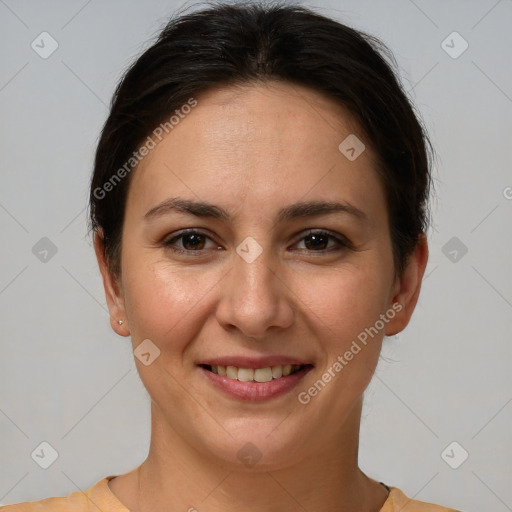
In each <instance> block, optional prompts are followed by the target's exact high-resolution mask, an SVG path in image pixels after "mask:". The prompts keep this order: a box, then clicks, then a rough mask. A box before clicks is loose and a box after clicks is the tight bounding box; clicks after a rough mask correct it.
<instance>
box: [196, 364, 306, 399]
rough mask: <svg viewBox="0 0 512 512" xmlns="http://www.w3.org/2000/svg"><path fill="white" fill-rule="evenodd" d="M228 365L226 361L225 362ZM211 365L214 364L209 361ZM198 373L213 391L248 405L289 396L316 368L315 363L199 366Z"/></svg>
mask: <svg viewBox="0 0 512 512" xmlns="http://www.w3.org/2000/svg"><path fill="white" fill-rule="evenodd" d="M224 362H225V361H224ZM210 363H212V362H211V361H210ZM197 368H198V370H199V371H200V372H201V373H202V374H203V376H204V377H206V382H207V383H208V384H209V385H211V386H212V389H216V390H218V391H220V392H221V393H222V394H223V395H224V396H229V397H230V398H232V399H233V398H234V399H236V400H243V401H248V402H260V401H263V400H268V399H271V398H276V397H278V396H282V395H285V394H287V393H290V392H291V391H292V390H293V389H294V388H296V387H297V386H298V385H299V383H300V382H301V381H302V379H303V378H304V377H305V375H306V374H307V373H308V372H309V371H310V370H312V369H313V365H312V364H273V365H265V366H264V365H263V364H261V363H260V364H250V363H249V362H245V366H234V365H233V364H208V363H200V364H198V365H197Z"/></svg>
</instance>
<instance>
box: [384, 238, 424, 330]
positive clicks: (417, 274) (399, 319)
mask: <svg viewBox="0 0 512 512" xmlns="http://www.w3.org/2000/svg"><path fill="white" fill-rule="evenodd" d="M427 261H428V243H427V238H426V236H425V234H424V233H422V234H421V235H420V237H419V240H418V243H417V244H416V248H415V249H414V252H413V253H412V254H411V255H410V257H409V259H408V261H407V265H406V267H405V269H404V272H403V273H402V276H401V277H399V278H397V282H396V284H395V286H396V293H395V295H394V297H393V298H392V302H391V303H392V305H393V309H394V310H395V311H397V313H396V315H395V316H394V318H393V319H392V320H391V321H390V322H388V324H387V325H386V331H385V334H386V336H393V335H394V334H397V333H399V332H401V331H403V330H404V329H405V328H406V327H407V324H408V323H409V321H410V319H411V316H412V314H413V312H414V309H415V307H416V304H417V302H418V297H419V294H420V289H421V283H422V280H423V275H424V273H425V268H426V267H427ZM397 304H400V307H398V306H397Z"/></svg>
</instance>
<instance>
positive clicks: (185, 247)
mask: <svg viewBox="0 0 512 512" xmlns="http://www.w3.org/2000/svg"><path fill="white" fill-rule="evenodd" d="M208 241H210V242H211V245H212V246H215V244H214V243H213V241H212V240H211V238H210V237H208V236H207V235H205V234H204V233H200V232H199V231H188V232H184V233H183V232H182V233H181V234H179V235H177V236H175V237H172V238H170V239H169V240H166V241H164V242H163V244H164V246H165V247H168V248H169V249H172V250H173V251H176V252H200V251H203V250H205V249H208V247H206V246H207V242H208ZM210 248H212V247H210Z"/></svg>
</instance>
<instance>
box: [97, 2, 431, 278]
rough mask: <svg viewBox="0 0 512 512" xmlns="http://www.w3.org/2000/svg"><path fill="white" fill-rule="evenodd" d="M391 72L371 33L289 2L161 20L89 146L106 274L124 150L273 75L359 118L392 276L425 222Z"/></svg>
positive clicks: (420, 178)
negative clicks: (213, 96)
mask: <svg viewBox="0 0 512 512" xmlns="http://www.w3.org/2000/svg"><path fill="white" fill-rule="evenodd" d="M393 68H395V69H396V68H397V66H396V62H395V60H394V58H393V55H392V54H391V52H390V51H389V49H388V48H387V47H386V46H385V45H384V44H383V43H382V42H380V41H379V40H378V39H376V38H375V37H373V36H371V35H368V34H365V33H362V32H360V31H358V30H355V29H353V28H350V27H348V26H346V25H343V24H341V23H339V22H337V21H335V20H333V19H330V18H328V17H325V16H323V15H320V14H318V13H315V12H314V11H312V10H310V9H306V8H303V7H301V6H297V5H290V4H283V3H270V4H267V3H265V4H263V3H261V4H260V3H252V2H249V3H243V4H241V3H237V4H236V5H231V4H225V3H214V4H211V3H209V4H207V6H206V7H205V8H203V9H201V10H197V11H194V12H191V13H189V14H184V15H180V16H178V17H176V18H174V19H171V20H170V21H169V22H168V24H167V25H166V27H165V28H164V29H163V30H162V32H161V33H160V35H159V36H158V38H157V40H156V42H155V43H154V44H153V45H152V46H150V47H149V48H148V49H147V50H145V51H144V52H143V53H142V55H140V57H138V59H137V60H136V61H135V62H134V63H133V64H132V65H131V67H130V68H129V69H128V70H127V71H126V73H125V74H124V77H123V78H122V79H121V81H120V82H119V84H118V86H117V88H116V90H115V93H114V95H113V98H112V101H111V106H110V113H109V116H108V118H107V120H106V122H105V125H104V127H103V130H102V132H101V136H100V139H99V142H98V146H97V150H96V155H95V162H94V172H93V175H92V179H91V187H90V198H89V209H90V212H89V213H90V229H91V230H93V231H94V232H96V231H97V230H99V232H100V233H101V236H102V238H103V242H104V250H105V256H106V259H107V262H108V265H109V268H110V271H111V272H112V273H113V275H115V276H119V275H120V271H121V241H122V226H123V221H124V212H125V207H126V198H127V194H128V188H129V185H130V182H131V176H132V174H133V173H134V172H136V161H135V160H134V153H136V152H137V150H138V148H140V146H141V144H143V143H144V141H145V140H146V139H147V137H148V135H150V134H151V133H152V132H153V130H155V128H156V127H157V126H159V125H160V124H162V123H165V122H166V121H167V120H168V119H169V118H170V116H171V115H172V114H173V113H174V112H176V111H177V110H180V109H181V108H182V107H183V106H184V105H187V104H191V103H190V102H191V99H193V98H196V97H197V96H198V95H199V94H200V93H202V92H205V91H207V90H209V89H212V88H214V87H220V86H229V85H236V84H238V85H243V84H248V83H254V82H268V81H273V80H278V81H284V82H288V83H291V84H299V85H303V86H307V87H309V88H312V89H314V90H316V91H318V92H319V93H323V94H324V95H326V96H327V97H329V98H332V99H333V100H335V101H337V102H338V103H339V104H341V105H342V106H343V107H345V109H347V110H348V111H349V112H350V113H351V115H352V116H353V119H354V120H355V121H356V122H357V124H358V126H359V127H360V129H361V131H362V134H363V135H364V137H365V144H366V143H368V144H369V145H370V146H371V147H372V149H373V150H374V152H375V154H376V157H377V159H378V164H377V169H376V171H377V172H378V174H379V176H380V178H381V180H382V183H383V185H384V188H385V192H386V201H387V207H388V212H389V219H390V230H391V241H392V245H393V255H394V262H395V271H396V273H397V274H398V275H400V274H401V273H402V271H403V269H404V267H405V265H406V263H407V259H408V257H409V255H410V254H411V253H412V251H413V250H414V248H415V247H416V244H417V242H418V239H419V236H420V235H421V234H422V233H424V232H426V230H427V228H428V224H429V209H428V199H429V193H430V189H431V185H432V180H431V172H430V166H431V162H432V156H433V149H432V145H431V143H430V141H429V138H428V135H427V133H426V130H425V129H424V128H423V126H422V123H421V121H420V117H419V115H418V114H417V113H416V112H415V108H414V106H413V104H412V102H410V101H409V100H408V98H407V95H406V93H405V92H404V90H403V88H402V86H401V84H400V81H399V79H398V78H397V74H395V72H394V71H393ZM194 101H195V100H194ZM340 142H341V139H340ZM130 159H132V160H130ZM127 162H131V163H130V167H127ZM132 167H133V170H131V172H129V171H130V169H131V168H132ZM123 168H124V169H125V172H122V173H121V172H120V171H121V169H123ZM118 171H119V172H118ZM116 173H118V174H117V176H118V177H119V176H121V174H122V176H123V178H122V179H119V180H117V181H116V182H115V183H113V182H112V178H113V177H115V175H116ZM109 180H110V181H109ZM108 183H111V184H112V183H113V186H109V187H107V186H106V184H108Z"/></svg>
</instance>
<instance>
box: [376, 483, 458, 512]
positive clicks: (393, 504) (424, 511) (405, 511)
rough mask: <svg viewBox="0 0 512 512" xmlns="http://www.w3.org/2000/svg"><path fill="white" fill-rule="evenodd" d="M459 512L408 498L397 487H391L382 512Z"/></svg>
mask: <svg viewBox="0 0 512 512" xmlns="http://www.w3.org/2000/svg"><path fill="white" fill-rule="evenodd" d="M398 511H400V512H459V511H457V510H455V509H454V508H447V507H441V506H439V505H434V504H432V503H425V502H424V501H417V500H413V499H411V498H408V497H407V496H406V495H405V494H404V493H403V492H402V491H401V490H400V489H398V488H397V487H391V490H390V492H389V496H388V499H387V500H386V502H385V503H384V506H383V507H382V508H381V509H380V512H398Z"/></svg>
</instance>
